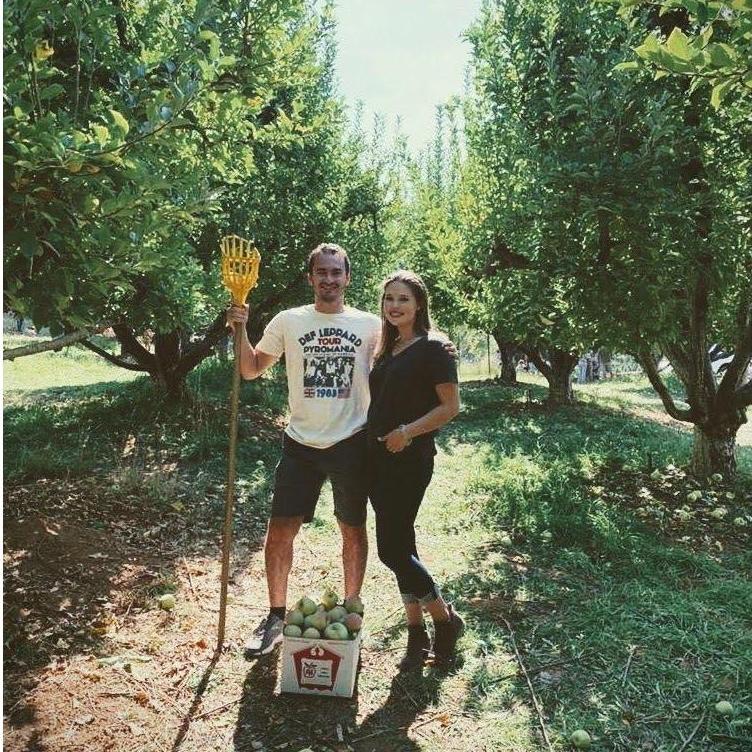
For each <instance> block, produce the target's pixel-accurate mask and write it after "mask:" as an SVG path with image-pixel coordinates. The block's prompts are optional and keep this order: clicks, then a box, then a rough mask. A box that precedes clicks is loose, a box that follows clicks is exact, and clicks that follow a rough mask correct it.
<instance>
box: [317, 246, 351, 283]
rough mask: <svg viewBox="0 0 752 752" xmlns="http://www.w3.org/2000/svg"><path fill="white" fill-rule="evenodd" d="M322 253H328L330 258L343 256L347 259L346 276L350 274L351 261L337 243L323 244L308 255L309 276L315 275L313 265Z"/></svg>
mask: <svg viewBox="0 0 752 752" xmlns="http://www.w3.org/2000/svg"><path fill="white" fill-rule="evenodd" d="M320 253H326V254H328V255H330V256H342V257H343V258H344V259H345V274H349V273H350V259H349V257H348V255H347V251H346V250H345V249H344V248H343V247H342V246H341V245H337V244H336V243H321V244H320V245H317V246H316V247H315V248H314V249H313V250H312V251H311V252H310V253H309V254H308V274H311V275H312V274H313V265H314V263H315V261H316V256H318V255H319V254H320Z"/></svg>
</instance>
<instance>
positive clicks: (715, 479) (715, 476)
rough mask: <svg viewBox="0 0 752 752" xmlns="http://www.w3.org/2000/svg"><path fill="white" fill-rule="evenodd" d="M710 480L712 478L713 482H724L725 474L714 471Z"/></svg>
mask: <svg viewBox="0 0 752 752" xmlns="http://www.w3.org/2000/svg"><path fill="white" fill-rule="evenodd" d="M710 480H712V481H713V483H722V482H723V476H722V475H721V474H720V473H713V474H712V475H711V476H710Z"/></svg>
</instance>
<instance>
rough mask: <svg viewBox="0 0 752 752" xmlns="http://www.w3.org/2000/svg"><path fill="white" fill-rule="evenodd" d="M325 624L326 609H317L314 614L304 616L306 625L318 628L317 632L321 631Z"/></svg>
mask: <svg viewBox="0 0 752 752" xmlns="http://www.w3.org/2000/svg"><path fill="white" fill-rule="evenodd" d="M326 624H327V619H326V611H317V612H316V613H315V614H310V615H309V616H306V617H305V625H306V627H313V628H314V629H318V631H319V632H323V631H324V630H325V629H326Z"/></svg>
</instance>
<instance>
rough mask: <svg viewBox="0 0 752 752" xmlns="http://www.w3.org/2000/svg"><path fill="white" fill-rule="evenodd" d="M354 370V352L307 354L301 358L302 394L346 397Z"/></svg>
mask: <svg viewBox="0 0 752 752" xmlns="http://www.w3.org/2000/svg"><path fill="white" fill-rule="evenodd" d="M354 371H355V355H354V354H347V355H342V354H340V353H322V354H320V355H307V356H305V357H304V358H303V396H304V397H334V398H337V399H347V398H348V397H349V396H350V390H351V388H352V379H353V372H354Z"/></svg>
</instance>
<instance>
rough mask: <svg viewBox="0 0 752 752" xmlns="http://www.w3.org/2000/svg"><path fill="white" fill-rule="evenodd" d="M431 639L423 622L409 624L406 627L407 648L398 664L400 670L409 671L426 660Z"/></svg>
mask: <svg viewBox="0 0 752 752" xmlns="http://www.w3.org/2000/svg"><path fill="white" fill-rule="evenodd" d="M430 648H431V639H430V638H429V636H428V632H427V631H426V627H425V625H423V624H409V625H408V627H407V650H406V651H405V655H404V656H403V657H402V660H401V661H400V662H399V664H398V666H397V667H398V668H399V670H400V671H410V670H411V669H414V668H418V667H419V666H422V665H423V664H424V663H425V662H426V658H428V651H429V649H430Z"/></svg>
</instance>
